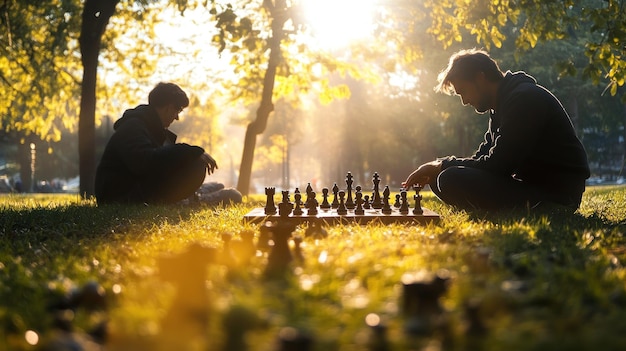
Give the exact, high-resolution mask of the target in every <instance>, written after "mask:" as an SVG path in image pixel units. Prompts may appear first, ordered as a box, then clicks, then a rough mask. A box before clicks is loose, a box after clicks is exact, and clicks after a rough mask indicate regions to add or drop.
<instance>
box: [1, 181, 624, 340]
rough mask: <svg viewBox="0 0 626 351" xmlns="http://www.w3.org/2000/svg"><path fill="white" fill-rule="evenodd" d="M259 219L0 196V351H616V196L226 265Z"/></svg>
mask: <svg viewBox="0 0 626 351" xmlns="http://www.w3.org/2000/svg"><path fill="white" fill-rule="evenodd" d="M263 205H264V196H250V197H247V198H246V199H245V201H244V203H243V204H241V205H237V206H231V207H208V206H205V205H192V206H108V207H98V206H97V205H96V204H95V202H93V201H84V200H81V199H80V198H79V197H78V196H77V195H72V194H54V195H53V194H42V195H6V196H2V197H0V301H1V303H0V323H1V324H2V328H0V350H36V349H46V350H52V349H54V350H61V349H63V350H65V349H69V348H65V349H64V348H61V346H59V345H79V346H80V347H82V349H84V350H90V349H101V348H100V347H101V346H102V345H105V346H106V348H105V349H107V350H168V349H177V350H232V351H235V350H286V349H287V348H286V346H281V345H287V344H289V343H292V344H293V343H296V342H298V341H299V342H302V344H301V346H300V348H299V349H301V350H306V349H307V348H306V346H302V345H304V344H305V342H310V344H309V345H310V346H309V348H308V349H310V350H624V349H626V281H625V275H626V268H625V267H624V265H625V264H626V238H625V237H624V236H625V234H626V187H625V186H602V187H589V188H588V190H587V192H586V193H585V195H584V198H583V203H582V204H581V207H580V209H579V210H578V211H577V212H576V213H575V214H566V213H563V212H562V211H559V209H558V208H546V209H543V210H541V211H540V212H529V211H524V210H520V211H515V212H503V213H498V214H482V213H471V214H470V213H466V212H463V211H457V210H454V209H452V208H450V207H448V206H446V205H443V204H441V203H440V202H439V201H438V200H437V199H436V198H434V197H433V196H432V194H429V193H426V194H424V200H423V206H424V207H426V208H429V209H432V210H434V211H436V212H437V213H439V214H440V215H441V218H442V219H441V221H440V222H439V223H437V224H429V225H425V226H421V225H410V224H391V225H382V224H376V223H370V224H367V225H362V226H360V225H352V224H342V225H341V224H340V225H334V226H329V227H326V228H325V229H326V232H327V233H326V234H327V236H322V235H308V234H309V233H310V232H307V229H308V228H307V226H304V225H303V226H300V227H297V228H296V229H295V231H294V232H293V237H298V238H302V243H301V244H300V245H299V247H300V248H301V252H302V256H301V257H298V256H294V257H293V258H294V260H293V261H292V262H291V263H290V264H289V265H288V266H285V269H284V270H280V274H270V273H276V272H270V270H269V267H270V265H268V256H269V251H270V249H262V250H258V251H257V252H256V253H255V254H253V255H252V256H247V257H245V256H244V255H243V254H242V252H243V251H241V250H240V251H237V250H238V249H237V248H238V247H241V245H242V242H243V239H244V237H245V235H249V234H250V233H253V234H254V236H255V240H257V239H258V238H259V236H260V233H261V230H260V227H259V225H256V224H250V223H245V222H244V221H242V218H243V216H244V215H245V214H246V213H247V212H249V211H250V210H251V209H253V208H255V207H260V206H263ZM225 238H230V239H231V241H230V243H231V249H232V250H231V251H227V250H224V239H225ZM237 245H239V246H237ZM290 245H291V246H292V248H293V247H294V243H293V241H292V242H290ZM197 253H200V254H197ZM194 277H195V278H194ZM433 282H434V283H433ZM431 283H433V284H431ZM409 285H411V286H414V287H416V289H421V291H426V292H422V293H420V294H422V295H424V297H423V298H422V300H421V302H420V303H421V304H420V303H418V306H420V307H415V306H412V305H410V302H407V301H406V299H405V295H407V294H405V291H407V286H409ZM198 286H199V288H198ZM198 290H199V291H200V293H199V294H198V293H197V291H198ZM424 301H426V302H424ZM183 310H184V311H186V312H184V311H183ZM89 347H92V348H89Z"/></svg>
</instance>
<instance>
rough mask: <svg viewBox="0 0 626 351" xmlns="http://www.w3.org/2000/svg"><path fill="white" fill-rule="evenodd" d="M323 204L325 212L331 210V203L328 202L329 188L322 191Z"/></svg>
mask: <svg viewBox="0 0 626 351" xmlns="http://www.w3.org/2000/svg"><path fill="white" fill-rule="evenodd" d="M322 197H323V200H322V204H321V205H320V208H321V209H323V210H327V209H329V208H330V203H329V202H328V188H323V189H322Z"/></svg>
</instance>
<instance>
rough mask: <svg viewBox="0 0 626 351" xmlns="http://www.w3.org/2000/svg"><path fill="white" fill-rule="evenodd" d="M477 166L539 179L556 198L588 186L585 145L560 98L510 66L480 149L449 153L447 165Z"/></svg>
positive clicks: (531, 181)
mask: <svg viewBox="0 0 626 351" xmlns="http://www.w3.org/2000/svg"><path fill="white" fill-rule="evenodd" d="M452 166H466V167H475V168H479V169H483V170H487V171H490V172H493V173H496V174H502V175H503V176H513V177H515V178H516V179H519V180H522V181H524V182H528V183H529V184H533V185H535V186H537V187H538V188H540V189H543V190H544V191H545V192H547V193H549V194H554V195H555V196H556V198H570V197H571V196H570V195H580V194H582V193H583V192H584V188H585V179H587V178H589V175H590V174H589V165H588V163H587V154H586V152H585V149H584V147H583V145H582V143H581V142H580V140H579V139H578V137H577V136H576V133H575V131H574V127H573V125H572V122H571V120H570V118H569V116H568V115H567V112H566V111H565V109H564V108H563V106H562V105H561V103H560V102H559V100H558V99H557V98H556V97H555V96H554V95H553V94H552V93H550V92H549V91H548V90H547V89H545V88H544V87H542V86H540V85H538V84H537V82H536V81H535V79H534V78H533V77H531V76H529V75H527V74H526V73H524V72H516V73H511V72H507V73H506V74H505V76H504V79H503V80H502V81H501V83H500V86H499V88H498V95H497V101H496V109H495V111H493V110H492V111H491V116H490V119H489V129H488V130H487V132H486V133H485V138H484V141H483V142H482V143H481V144H480V146H479V147H478V150H477V151H476V152H475V153H474V155H472V156H471V157H469V158H456V157H454V156H450V157H446V158H443V162H442V169H446V168H448V167H452Z"/></svg>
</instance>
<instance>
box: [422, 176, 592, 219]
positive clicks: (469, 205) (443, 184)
mask: <svg viewBox="0 0 626 351" xmlns="http://www.w3.org/2000/svg"><path fill="white" fill-rule="evenodd" d="M430 188H431V190H432V191H433V193H435V195H437V197H439V198H440V199H441V200H442V201H443V202H445V203H447V204H450V205H453V206H456V207H459V208H462V209H466V210H476V209H483V210H499V209H512V208H534V207H536V206H537V205H539V204H540V203H544V202H546V203H556V204H561V205H565V206H567V207H570V208H571V209H572V210H576V208H578V205H579V204H580V200H581V197H582V191H580V190H579V189H571V190H570V191H567V192H563V191H556V190H555V191H550V190H546V189H542V188H539V187H537V186H534V185H531V184H528V183H526V182H523V181H520V180H517V179H515V178H513V177H511V176H502V175H498V174H494V173H491V172H488V171H485V170H481V169H476V168H469V167H463V166H460V167H450V168H447V169H445V170H444V171H443V172H441V173H440V174H439V176H438V177H437V179H436V180H434V181H432V182H431V184H430ZM576 188H579V187H578V186H577V187H576ZM583 191H584V181H583Z"/></svg>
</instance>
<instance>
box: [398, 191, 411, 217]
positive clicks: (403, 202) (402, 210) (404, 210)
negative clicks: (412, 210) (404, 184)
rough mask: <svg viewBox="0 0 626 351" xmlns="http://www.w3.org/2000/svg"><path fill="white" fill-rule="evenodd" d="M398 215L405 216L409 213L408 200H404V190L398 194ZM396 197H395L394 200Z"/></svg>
mask: <svg viewBox="0 0 626 351" xmlns="http://www.w3.org/2000/svg"><path fill="white" fill-rule="evenodd" d="M399 196H400V213H402V214H407V213H409V200H408V199H407V198H406V190H402V191H401V192H400V195H399ZM397 197H398V195H396V198H397Z"/></svg>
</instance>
